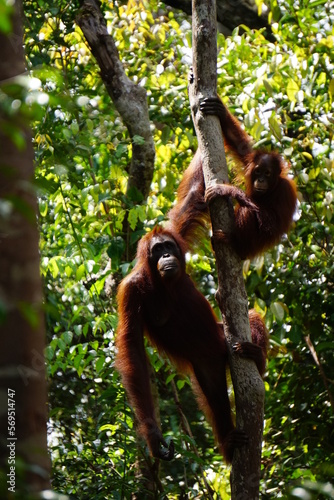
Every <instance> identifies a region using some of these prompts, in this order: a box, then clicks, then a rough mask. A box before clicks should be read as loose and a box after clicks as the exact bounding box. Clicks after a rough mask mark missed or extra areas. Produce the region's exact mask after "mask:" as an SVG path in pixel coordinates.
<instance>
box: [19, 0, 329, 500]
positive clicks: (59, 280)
mask: <svg viewBox="0 0 334 500" xmlns="http://www.w3.org/2000/svg"><path fill="white" fill-rule="evenodd" d="M319 5H320V4H318V3H313V4H311V3H306V4H305V2H303V3H301V2H300V3H299V2H297V4H296V3H295V2H294V3H293V2H290V1H285V0H284V1H281V0H280V1H279V2H278V3H277V2H273V4H272V10H273V12H274V13H275V15H276V13H278V12H280V17H279V18H276V19H278V23H277V24H276V25H273V31H275V36H276V37H277V43H276V44H273V43H271V42H268V41H267V40H266V39H265V38H264V37H263V36H261V35H259V33H257V32H255V33H253V32H251V31H247V32H246V33H244V34H243V35H240V33H239V31H238V30H235V31H234V32H233V34H232V35H231V36H230V37H228V38H225V37H224V36H222V35H220V36H219V40H218V46H219V54H218V91H219V93H220V94H221V95H222V96H223V99H224V102H225V103H226V104H227V105H228V106H229V108H230V109H231V110H232V111H233V113H234V114H235V115H236V116H237V117H238V118H239V120H240V121H242V122H243V124H244V126H245V127H246V129H247V131H248V132H249V133H250V134H251V135H252V136H253V137H254V140H255V142H256V143H257V144H258V145H261V144H265V145H267V146H272V147H275V148H276V149H278V150H279V151H281V152H282V153H283V155H284V156H285V158H287V160H288V161H289V162H290V163H291V172H292V173H293V175H294V176H295V178H296V180H297V183H298V189H299V199H300V204H299V207H298V213H297V215H296V223H295V227H294V228H293V230H292V231H291V232H290V234H289V236H288V238H286V239H285V240H284V241H282V244H280V245H279V246H278V247H277V248H276V249H274V250H273V251H272V252H268V253H266V254H265V255H264V256H262V257H261V258H258V259H256V260H255V261H253V262H245V263H244V267H243V271H244V276H245V278H246V284H247V294H248V297H249V302H250V306H255V307H256V308H257V309H258V310H259V311H261V312H262V313H263V314H264V315H265V319H266V323H267V326H268V327H269V329H270V334H271V347H272V349H271V356H270V361H269V365H268V376H267V378H266V381H265V386H266V402H265V435H264V438H265V441H264V448H263V469H262V474H263V479H262V498H273V497H279V496H280V495H281V496H283V497H287V496H288V494H289V492H290V490H291V488H293V487H294V485H295V484H296V483H297V484H298V486H299V487H300V484H301V483H302V484H303V485H304V486H303V488H304V489H308V490H309V491H311V489H312V488H313V490H314V489H315V488H317V493H312V494H314V495H315V497H316V495H318V497H319V495H320V493H319V491H321V495H322V496H324V497H325V498H326V495H327V497H329V498H330V497H331V496H333V493H332V490H331V485H330V484H326V483H327V482H328V481H331V478H332V476H333V463H334V458H333V428H334V426H333V410H332V405H331V401H332V394H333V383H332V381H333V379H334V375H333V366H334V364H333V339H332V324H333V306H332V304H333V280H332V275H333V248H332V245H333V243H332V241H333V224H331V221H332V217H333V201H332V200H333V192H334V183H333V135H332V122H333V94H334V91H333V58H332V53H333V50H332V47H333V38H332V37H333V35H332V29H333V24H334V12H333V6H332V4H331V3H330V2H322V3H321V6H319ZM78 7H79V6H78V5H76V3H72V2H71V3H70V4H69V3H68V2H65V1H64V2H62V1H60V2H57V5H55V4H54V2H43V3H39V2H36V1H29V0H27V1H26V2H25V16H26V32H25V44H26V50H27V55H28V58H27V64H28V68H29V70H31V71H33V75H34V77H35V78H36V79H38V80H35V83H36V88H35V89H31V90H30V91H29V95H28V96H27V104H29V106H33V107H37V106H43V109H44V112H43V114H41V115H40V116H39V117H36V120H35V122H34V139H33V141H34V146H35V151H36V159H37V179H36V182H37V185H38V190H39V191H38V194H39V207H40V228H41V245H40V248H41V256H42V266H41V269H42V273H43V279H44V284H45V292H46V311H47V331H48V338H49V345H48V348H47V351H46V355H47V358H48V373H49V382H50V406H51V412H50V448H51V450H52V458H53V477H54V482H53V486H54V488H55V489H57V490H59V491H62V492H67V493H71V494H73V495H74V496H76V497H79V498H83V499H85V498H87V499H88V498H96V499H99V498H105V497H107V498H108V497H111V498H131V495H133V494H134V493H137V492H138V484H139V482H138V478H137V477H136V473H135V467H134V463H135V461H136V458H137V446H136V439H135V432H134V428H133V421H132V416H131V410H130V408H129V407H128V405H127V401H126V399H125V397H124V393H123V389H122V387H121V386H120V382H119V377H118V374H117V373H116V372H115V371H114V368H113V358H114V338H113V333H114V329H115V327H116V324H117V315H116V304H115V294H114V292H115V286H116V281H117V279H118V277H119V276H122V275H124V274H125V273H126V272H127V271H128V270H129V269H130V268H131V265H132V262H131V260H130V259H129V260H127V259H126V258H125V259H124V255H125V254H124V249H125V243H124V240H123V223H124V218H125V216H127V217H128V220H129V223H130V225H131V229H132V231H133V232H132V240H131V244H133V245H135V243H136V241H137V240H138V239H139V238H140V236H141V234H142V232H143V224H144V225H145V227H146V228H148V227H153V226H154V225H155V223H157V222H159V221H161V220H162V219H163V218H164V216H165V214H166V212H167V211H168V209H169V207H170V206H171V204H172V203H173V202H174V198H175V190H176V187H177V185H178V183H179V180H180V178H181V176H182V173H183V171H184V169H185V167H186V166H187V165H188V163H189V161H190V159H191V158H192V156H193V154H194V152H195V150H196V148H197V143H196V139H195V134H194V131H193V127H192V123H191V118H190V109H189V103H188V97H187V92H186V89H187V78H188V73H189V66H190V64H191V61H190V40H191V38H190V24H189V18H188V17H187V16H185V15H184V14H183V13H182V12H179V11H173V10H172V9H170V8H166V6H165V5H164V4H162V3H158V2H157V3H154V2H150V3H149V4H148V3H147V4H146V3H140V4H137V3H128V4H124V5H121V4H117V3H115V4H110V3H109V2H108V3H107V4H105V3H102V11H103V13H104V17H105V19H106V20H107V24H108V30H109V32H110V33H112V36H113V38H114V40H115V43H116V46H117V49H118V51H119V53H120V58H121V60H122V63H123V64H124V68H125V71H126V74H127V76H128V77H129V78H130V79H132V81H133V82H135V83H137V84H139V85H140V86H143V87H144V88H145V89H146V91H147V94H148V105H149V116H150V119H151V128H152V134H153V138H154V143H155V153H156V159H155V170H154V176H153V181H152V183H151V191H150V195H149V197H148V199H147V202H146V203H145V204H141V203H138V202H137V201H136V200H128V199H126V197H125V193H126V187H127V181H128V169H129V164H130V161H131V155H132V152H131V144H130V139H129V135H128V131H127V129H126V127H125V126H124V124H123V122H122V120H121V119H120V117H119V115H118V113H117V112H116V110H115V108H114V106H113V104H112V102H111V100H110V98H109V96H108V94H107V92H106V90H105V86H104V84H103V81H102V79H101V77H100V74H99V69H98V67H97V65H96V62H95V59H93V58H92V57H91V54H90V50H89V49H88V47H87V46H86V44H85V42H84V38H83V36H82V33H81V31H80V29H79V28H78V27H77V26H76V24H75V21H74V19H75V16H76V15H77V13H78ZM229 166H230V179H231V180H232V181H233V182H236V181H238V178H239V177H238V171H237V169H235V165H234V162H233V161H232V162H230V163H229ZM240 182H242V181H240ZM109 257H111V268H110V269H109V268H108V267H107V266H106V264H107V263H108V261H109ZM188 269H189V272H190V273H191V275H192V276H193V277H194V279H195V280H196V282H197V283H198V285H199V287H200V289H201V290H202V292H203V293H204V294H205V295H206V296H207V297H208V298H209V300H211V302H212V304H213V305H215V301H214V292H215V289H216V282H215V272H214V261H213V257H212V254H211V249H210V245H209V244H208V245H207V246H205V244H204V247H203V248H200V249H199V250H198V253H197V254H196V255H191V256H189V258H188ZM107 277H111V295H110V296H109V297H108V298H106V296H105V292H104V283H105V280H106V278H107ZM305 337H306V338H307V340H306V338H305ZM310 346H313V348H314V350H313V349H312V350H310ZM315 354H316V356H315ZM149 355H150V359H151V361H152V363H153V365H154V368H155V373H156V380H157V385H158V389H159V395H160V406H161V418H162V425H163V428H165V429H171V434H172V435H173V439H174V440H175V444H176V449H178V450H181V453H182V459H181V457H177V459H176V460H174V461H173V462H171V463H169V464H167V465H166V464H164V465H163V468H162V471H161V475H160V481H161V484H162V487H163V491H164V494H165V495H168V496H169V497H170V498H173V496H174V497H177V496H178V497H181V498H182V495H183V497H185V496H186V495H188V497H189V498H196V497H197V498H205V497H208V498H210V495H211V497H212V498H229V497H230V493H229V485H228V476H229V472H228V471H227V470H226V467H225V466H224V464H223V463H222V461H221V457H220V456H219V455H218V453H217V450H216V448H215V447H214V443H213V439H212V434H211V430H210V428H209V427H208V426H207V424H206V422H205V421H204V419H203V417H202V415H201V413H200V412H198V410H197V407H196V403H195V402H194V400H193V398H192V395H191V392H190V390H189V385H188V381H187V380H186V379H183V378H179V377H178V376H175V374H174V372H173V371H172V370H171V368H170V367H169V365H168V363H166V361H165V360H164V359H162V358H161V357H160V356H158V355H157V354H156V353H155V352H154V351H153V350H151V349H149ZM316 359H318V364H317V362H316V361H315V360H316ZM175 388H176V389H175ZM180 413H181V414H182V415H184V416H185V418H186V420H182V425H180ZM185 429H187V432H185ZM189 429H190V430H191V433H189V432H188V431H189ZM141 450H142V453H143V456H144V457H145V456H147V455H146V450H145V447H144V446H143V447H142V448H141ZM307 480H310V481H311V482H312V484H311V485H309V483H305V481H307ZM316 482H318V484H315V483H316ZM324 484H326V486H324ZM300 491H301V490H300V489H298V490H295V493H296V495H299V498H300V496H301V493H300ZM298 492H299V493H298ZM143 494H144V493H143ZM310 494H311V493H310ZM296 495H295V497H296ZM297 497H298V496H297Z"/></svg>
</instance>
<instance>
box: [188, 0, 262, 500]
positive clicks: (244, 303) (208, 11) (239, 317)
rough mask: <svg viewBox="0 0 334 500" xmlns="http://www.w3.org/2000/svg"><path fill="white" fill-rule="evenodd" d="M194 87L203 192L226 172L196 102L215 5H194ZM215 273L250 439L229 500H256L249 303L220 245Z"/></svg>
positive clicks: (256, 380)
mask: <svg viewBox="0 0 334 500" xmlns="http://www.w3.org/2000/svg"><path fill="white" fill-rule="evenodd" d="M192 29H193V70H194V75H193V81H192V83H191V84H190V86H189V97H190V104H191V109H192V113H193V120H194V125H195V129H196V133H197V137H198V142H199V147H200V149H201V152H202V159H203V171H204V176H205V182H206V186H208V185H209V184H211V183H212V184H214V183H216V182H227V181H228V175H227V168H226V162H225V157H224V147H223V142H222V140H221V129H220V126H219V121H218V119H217V118H216V117H212V116H208V117H205V118H203V116H201V113H200V112H199V100H200V99H201V98H203V97H208V96H215V95H216V92H217V91H216V81H217V78H216V64H217V33H216V10H215V1H214V0H193V24H192ZM210 214H211V221H212V226H213V229H214V230H216V229H218V228H219V229H222V230H223V231H224V232H227V233H228V232H229V231H230V230H231V227H232V221H233V212H232V211H231V210H229V209H228V203H227V201H226V200H224V199H217V200H214V202H213V203H212V206H210ZM215 250H216V262H217V269H218V293H217V300H218V302H219V307H220V309H221V312H222V317H223V323H224V329H225V335H226V338H227V341H228V345H229V360H230V366H231V374H232V381H233V386H234V392H235V403H236V411H237V428H238V429H243V430H244V431H245V432H246V433H247V435H248V436H249V445H247V446H244V447H242V448H239V449H237V450H236V451H235V453H234V457H233V463H232V472H231V494H232V496H231V498H232V500H233V499H239V498H245V499H247V500H255V499H256V498H259V482H260V470H261V444H262V430H263V405H264V385H263V382H262V379H261V377H260V375H259V373H258V370H257V368H256V366H255V363H253V362H250V361H248V360H245V359H241V358H239V357H238V356H237V355H236V354H233V352H232V349H231V346H232V345H233V344H234V343H235V342H236V341H239V342H240V341H243V340H248V341H251V334H250V326H249V320H248V300H247V294H246V291H245V286H244V280H243V275H242V262H241V260H240V259H239V257H238V256H237V255H236V254H235V253H234V252H233V251H232V249H231V248H230V247H229V246H228V245H225V244H220V245H218V244H217V245H215Z"/></svg>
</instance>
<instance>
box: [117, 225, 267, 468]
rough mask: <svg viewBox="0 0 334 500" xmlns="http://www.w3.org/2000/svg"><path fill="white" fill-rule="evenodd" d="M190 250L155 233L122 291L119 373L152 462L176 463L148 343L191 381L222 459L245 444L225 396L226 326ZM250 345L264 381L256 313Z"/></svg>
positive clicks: (168, 234)
mask: <svg viewBox="0 0 334 500" xmlns="http://www.w3.org/2000/svg"><path fill="white" fill-rule="evenodd" d="M185 251H186V242H185V240H183V238H182V237H181V236H180V235H179V234H178V233H176V232H175V231H173V230H166V229H162V228H156V229H154V230H153V231H152V232H150V233H148V234H146V235H145V236H144V237H143V238H142V239H141V241H140V242H139V245H138V250H137V263H136V266H135V268H134V269H133V271H132V272H131V273H130V274H129V275H128V276H127V277H126V278H125V279H124V280H123V281H122V282H121V284H120V287H119V291H118V310H119V325H118V330H117V340H116V345H117V351H118V352H117V358H116V366H117V368H118V370H119V372H120V373H121V375H122V381H123V384H124V387H125V389H126V391H127V393H128V397H129V400H130V403H131V404H132V406H133V408H134V411H135V414H136V417H137V420H138V422H139V431H140V432H141V434H142V435H143V436H144V437H145V439H146V441H147V444H148V447H149V450H150V452H151V454H152V455H153V456H154V457H157V458H161V459H164V460H171V459H172V458H173V454H174V446H173V442H172V441H171V442H170V444H169V446H168V444H167V443H166V441H165V440H164V438H163V435H162V433H161V430H160V429H159V427H158V424H157V420H156V416H155V410H154V404H153V399H152V394H151V388H150V377H149V370H148V364H147V357H146V353H145V348H144V335H147V337H148V338H149V339H150V341H151V343H152V344H153V345H155V346H156V347H157V348H158V349H159V350H160V351H162V352H164V353H166V354H167V355H168V357H169V358H170V359H171V360H172V361H173V362H174V363H175V365H176V366H177V368H178V369H179V370H180V371H182V372H186V373H189V374H190V375H191V378H192V382H193V388H194V391H195V393H196V395H197V398H198V401H199V404H200V407H201V408H202V409H203V410H204V412H205V414H206V416H207V418H208V419H209V421H210V422H211V424H212V427H213V430H214V433H215V436H216V439H217V442H218V445H219V448H220V450H221V452H222V454H223V455H224V457H225V459H226V460H227V461H228V462H230V461H231V460H232V456H233V451H234V449H235V447H237V446H241V445H244V444H245V443H247V439H248V437H247V436H246V435H245V433H244V432H243V431H242V430H237V429H235V428H234V425H233V423H232V418H231V409H230V402H229V398H228V393H227V383H226V364H227V346H226V340H225V337H224V331H223V329H222V326H221V325H219V324H218V323H217V319H216V317H215V315H214V312H213V310H212V308H211V306H210V305H209V303H208V302H207V300H206V299H205V298H204V297H203V295H202V294H201V293H200V292H199V291H198V290H197V289H196V288H195V286H194V284H193V282H192V281H191V279H190V278H189V276H188V275H187V274H186V271H185ZM249 318H250V325H251V332H252V342H253V343H252V342H242V343H238V344H235V346H234V349H235V351H236V352H237V353H239V354H240V355H242V356H245V357H248V358H250V359H252V360H254V361H255V363H256V364H257V367H258V370H259V372H260V373H261V375H263V373H264V370H265V360H266V349H267V332H266V329H265V326H264V324H263V322H262V320H261V318H260V316H259V315H258V314H257V313H256V312H255V311H250V314H249Z"/></svg>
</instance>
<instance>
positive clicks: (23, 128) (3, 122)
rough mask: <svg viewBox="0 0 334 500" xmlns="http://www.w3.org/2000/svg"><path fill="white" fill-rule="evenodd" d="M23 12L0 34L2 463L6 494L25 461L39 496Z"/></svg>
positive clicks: (43, 462) (43, 457)
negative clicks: (20, 95) (15, 93)
mask: <svg viewBox="0 0 334 500" xmlns="http://www.w3.org/2000/svg"><path fill="white" fill-rule="evenodd" d="M20 12H21V3H20V2H18V1H16V3H15V4H14V15H13V33H12V34H11V35H9V36H6V35H4V34H0V45H1V57H0V87H1V90H2V96H3V98H2V101H1V103H0V309H1V314H0V400H1V404H0V461H1V464H0V465H1V468H3V470H4V471H5V473H6V474H8V473H9V472H11V474H10V476H6V481H7V488H6V490H7V489H8V487H9V486H12V482H13V483H14V484H15V486H14V489H15V491H16V487H19V486H20V485H19V484H18V480H19V478H18V477H17V475H18V470H17V469H16V467H17V464H18V461H17V459H18V458H19V457H20V458H21V459H23V460H24V463H25V465H26V469H25V477H24V485H25V486H24V487H26V488H27V489H29V490H32V491H41V490H43V489H46V488H48V487H49V469H50V463H49V457H48V453H47V439H46V421H47V397H46V393H47V390H46V378H45V361H44V347H45V326H44V315H43V310H42V283H41V278H40V270H39V248H38V242H39V234H38V228H37V221H36V219H37V200H36V193H35V191H34V187H33V175H34V167H33V148H32V142H31V133H30V130H29V128H28V124H27V123H26V119H25V117H24V116H23V115H22V114H21V112H20V110H17V111H14V108H13V107H12V106H11V99H12V98H11V97H7V98H6V90H7V88H9V87H10V86H11V85H13V84H14V83H15V77H16V76H18V75H22V74H23V73H24V72H25V62H24V52H23V36H22V29H21V17H20ZM13 137H16V140H17V142H16V143H14V142H13ZM20 474H21V473H20ZM9 480H10V482H8V481H9ZM16 482H17V484H16ZM10 491H13V489H12V490H10ZM6 498H7V497H6Z"/></svg>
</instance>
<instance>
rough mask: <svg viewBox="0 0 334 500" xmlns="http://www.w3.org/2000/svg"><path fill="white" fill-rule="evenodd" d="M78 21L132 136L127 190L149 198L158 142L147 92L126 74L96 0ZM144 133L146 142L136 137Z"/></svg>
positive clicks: (86, 5)
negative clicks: (152, 129) (141, 142)
mask: <svg viewBox="0 0 334 500" xmlns="http://www.w3.org/2000/svg"><path fill="white" fill-rule="evenodd" d="M77 22H78V24H79V26H80V28H81V30H82V32H83V34H84V36H85V38H86V40H87V43H88V45H89V47H90V49H91V51H92V54H93V55H94V57H95V59H96V61H97V64H98V65H99V67H100V70H101V77H102V80H103V82H104V84H105V86H106V89H107V91H108V93H109V95H110V97H111V98H112V100H113V102H114V104H115V107H116V109H117V111H118V112H119V114H120V115H121V117H122V120H123V121H124V123H125V125H126V127H127V129H128V131H129V134H130V137H131V140H132V161H131V165H130V171H129V181H128V189H127V194H128V195H129V196H131V191H132V190H134V189H135V190H137V191H139V192H140V193H141V195H142V197H143V199H146V198H147V196H148V194H149V191H150V186H151V182H152V177H153V171H154V159H155V146H154V142H153V138H152V133H151V129H150V120H149V114H148V104H147V95H146V91H145V89H144V88H143V87H140V86H139V85H136V84H134V83H133V82H132V81H131V80H130V79H129V78H128V77H127V76H126V74H125V71H124V68H123V65H122V63H121V61H120V58H119V53H118V50H117V47H116V45H115V42H114V40H113V38H112V36H111V35H109V33H108V30H107V26H106V23H105V20H104V18H103V16H102V14H101V11H100V8H99V6H98V3H97V2H96V1H95V0H84V2H83V6H82V8H81V9H80V12H79V14H78V16H77ZM134 136H141V137H143V139H144V142H143V144H138V143H136V142H135V141H133V138H134Z"/></svg>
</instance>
